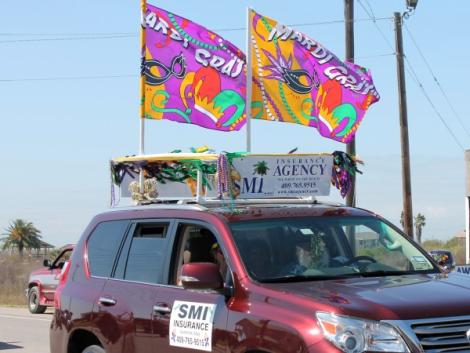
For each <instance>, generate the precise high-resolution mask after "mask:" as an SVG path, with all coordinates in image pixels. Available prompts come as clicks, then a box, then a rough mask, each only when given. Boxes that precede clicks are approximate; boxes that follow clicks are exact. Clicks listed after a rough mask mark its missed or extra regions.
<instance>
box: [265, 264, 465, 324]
mask: <svg viewBox="0 0 470 353" xmlns="http://www.w3.org/2000/svg"><path fill="white" fill-rule="evenodd" d="M266 286H267V287H269V288H270V289H274V290H276V291H281V292H288V293H289V294H293V295H296V296H299V297H302V298H303V299H313V300H314V301H315V302H318V303H319V304H321V305H319V307H321V308H322V309H323V310H324V308H325V304H326V305H327V307H328V306H329V307H330V309H331V311H334V312H337V313H338V314H345V315H351V316H357V317H363V318H369V319H373V320H383V319H388V320H397V319H401V320H408V319H420V318H428V317H443V316H459V315H470V278H469V277H468V276H464V275H461V274H458V273H450V274H429V275H427V274H423V275H404V276H385V277H368V278H364V277H360V278H348V279H341V280H324V281H314V282H295V283H276V284H268V285H266ZM299 299H300V298H299ZM311 304H312V306H315V303H311Z"/></svg>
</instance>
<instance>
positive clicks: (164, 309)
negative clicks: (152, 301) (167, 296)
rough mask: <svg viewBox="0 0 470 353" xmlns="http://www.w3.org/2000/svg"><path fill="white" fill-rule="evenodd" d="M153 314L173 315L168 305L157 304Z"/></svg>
mask: <svg viewBox="0 0 470 353" xmlns="http://www.w3.org/2000/svg"><path fill="white" fill-rule="evenodd" d="M153 312H154V313H155V314H163V315H165V314H169V313H171V308H170V307H169V306H168V305H166V304H163V305H162V304H157V305H154V306H153Z"/></svg>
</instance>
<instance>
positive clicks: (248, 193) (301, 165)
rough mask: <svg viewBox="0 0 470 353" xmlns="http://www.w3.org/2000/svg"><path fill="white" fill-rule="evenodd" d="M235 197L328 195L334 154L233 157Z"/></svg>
mask: <svg viewBox="0 0 470 353" xmlns="http://www.w3.org/2000/svg"><path fill="white" fill-rule="evenodd" d="M232 163H233V167H234V168H235V169H236V170H237V171H238V173H239V174H240V178H238V180H234V184H235V187H236V188H237V189H238V191H239V192H240V193H239V195H238V198H271V197H279V198H282V197H301V196H327V195H329V194H330V184H331V173H332V168H333V156H331V155H292V156H289V155H284V156H259V155H257V156H246V157H241V158H234V159H233V160H232Z"/></svg>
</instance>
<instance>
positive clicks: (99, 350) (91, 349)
mask: <svg viewBox="0 0 470 353" xmlns="http://www.w3.org/2000/svg"><path fill="white" fill-rule="evenodd" d="M82 353H106V351H105V350H104V349H103V347H100V346H97V345H93V346H88V347H86V348H85V349H84V350H83V351H82Z"/></svg>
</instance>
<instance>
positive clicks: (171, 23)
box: [142, 4, 246, 131]
mask: <svg viewBox="0 0 470 353" xmlns="http://www.w3.org/2000/svg"><path fill="white" fill-rule="evenodd" d="M143 30H144V31H145V34H144V35H145V48H144V50H145V52H144V53H143V55H142V75H144V78H145V88H144V96H143V97H142V99H143V104H144V117H145V118H149V119H169V120H173V121H177V122H181V123H188V124H197V125H199V126H203V127H205V128H209V129H216V130H221V131H232V130H239V129H240V128H241V127H242V126H243V125H244V124H245V121H246V117H245V94H246V93H245V92H246V91H245V88H246V77H245V73H244V70H243V69H244V62H245V55H244V54H243V53H242V52H241V51H240V50H239V49H238V48H236V47H235V46H234V45H233V44H232V43H230V42H228V41H226V40H225V39H223V38H221V37H220V36H218V35H217V34H215V33H214V32H212V31H210V30H208V29H206V28H204V27H202V26H200V25H198V24H196V23H194V22H191V21H189V20H187V19H185V18H182V17H180V16H177V15H175V14H173V13H171V12H168V11H165V10H162V9H159V8H157V7H154V6H151V5H148V4H147V6H146V10H145V13H144V16H143ZM144 50H143V51H144Z"/></svg>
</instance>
